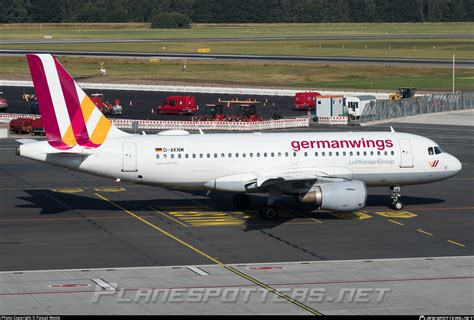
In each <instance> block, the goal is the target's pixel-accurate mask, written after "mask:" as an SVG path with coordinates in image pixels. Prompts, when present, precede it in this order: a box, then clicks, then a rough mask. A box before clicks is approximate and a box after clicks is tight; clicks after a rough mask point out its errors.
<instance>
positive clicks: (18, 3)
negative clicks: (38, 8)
mask: <svg viewBox="0 0 474 320" xmlns="http://www.w3.org/2000/svg"><path fill="white" fill-rule="evenodd" d="M30 6H31V4H30V1H29V0H12V2H11V3H10V6H9V7H7V8H6V14H5V21H6V22H8V23H22V22H28V21H29V19H28V18H29V15H28V9H29V8H30Z"/></svg>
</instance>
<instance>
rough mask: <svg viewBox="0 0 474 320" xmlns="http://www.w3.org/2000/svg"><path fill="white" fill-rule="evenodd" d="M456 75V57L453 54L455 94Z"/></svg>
mask: <svg viewBox="0 0 474 320" xmlns="http://www.w3.org/2000/svg"><path fill="white" fill-rule="evenodd" d="M455 75H456V55H455V54H454V53H453V93H454V81H455Z"/></svg>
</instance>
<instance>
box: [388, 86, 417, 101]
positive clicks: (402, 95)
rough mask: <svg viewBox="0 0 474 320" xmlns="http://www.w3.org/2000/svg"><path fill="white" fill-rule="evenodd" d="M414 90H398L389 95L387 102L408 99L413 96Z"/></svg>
mask: <svg viewBox="0 0 474 320" xmlns="http://www.w3.org/2000/svg"><path fill="white" fill-rule="evenodd" d="M415 92H416V89H415V88H398V91H397V92H395V93H393V94H391V95H389V97H388V98H389V100H400V99H408V98H412V97H414V96H415Z"/></svg>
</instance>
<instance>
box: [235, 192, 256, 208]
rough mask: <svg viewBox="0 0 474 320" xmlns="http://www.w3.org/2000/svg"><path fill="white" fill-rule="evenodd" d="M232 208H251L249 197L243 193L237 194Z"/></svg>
mask: <svg viewBox="0 0 474 320" xmlns="http://www.w3.org/2000/svg"><path fill="white" fill-rule="evenodd" d="M233 202H234V206H235V207H236V208H238V209H249V208H250V207H251V206H252V201H251V200H250V197H249V196H248V195H246V194H245V193H237V194H236V195H235V196H234V199H233Z"/></svg>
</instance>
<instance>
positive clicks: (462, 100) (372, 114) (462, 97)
mask: <svg viewBox="0 0 474 320" xmlns="http://www.w3.org/2000/svg"><path fill="white" fill-rule="evenodd" d="M473 108H474V92H463V93H450V94H433V95H427V96H420V97H414V98H410V99H403V100H393V101H390V100H377V102H375V103H371V104H370V105H368V106H366V107H365V108H364V110H363V111H362V114H361V116H360V119H358V120H357V122H368V121H376V120H383V119H390V118H400V117H406V116H413V115H418V114H427V113H435V112H446V111H456V110H466V109H473Z"/></svg>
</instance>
